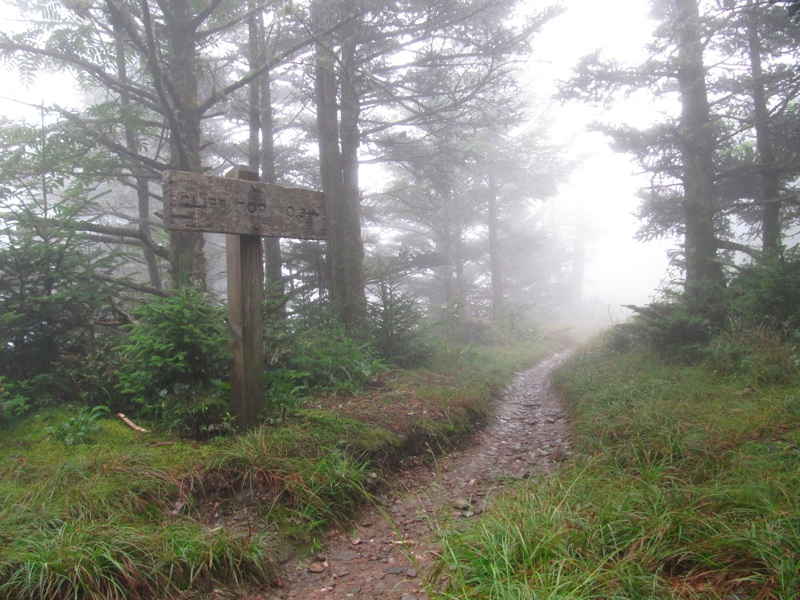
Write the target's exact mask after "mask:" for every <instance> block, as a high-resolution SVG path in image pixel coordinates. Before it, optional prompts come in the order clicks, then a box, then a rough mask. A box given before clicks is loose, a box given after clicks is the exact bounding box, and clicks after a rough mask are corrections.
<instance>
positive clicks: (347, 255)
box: [340, 18, 367, 328]
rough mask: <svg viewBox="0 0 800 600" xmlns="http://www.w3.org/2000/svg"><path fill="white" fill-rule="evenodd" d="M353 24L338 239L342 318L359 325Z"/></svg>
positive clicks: (362, 309)
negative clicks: (342, 263)
mask: <svg viewBox="0 0 800 600" xmlns="http://www.w3.org/2000/svg"><path fill="white" fill-rule="evenodd" d="M356 28H357V25H356V21H355V19H354V18H351V19H350V21H349V24H348V26H347V27H345V30H344V33H343V35H344V41H343V42H342V78H341V79H342V83H341V98H342V106H341V122H342V126H341V141H342V181H343V184H344V186H343V191H344V196H343V198H342V203H341V205H340V208H341V213H340V214H341V222H340V224H341V228H342V238H341V240H340V242H341V243H342V246H343V249H342V253H343V256H344V274H343V291H344V298H343V302H342V309H343V317H344V322H345V323H347V324H348V325H350V326H351V327H354V328H359V327H361V326H363V325H364V324H365V323H366V316H367V315H366V308H367V298H366V294H365V285H364V243H363V241H362V239H361V192H360V190H359V184H358V147H359V145H360V144H361V133H360V131H359V127H358V120H359V117H360V113H361V107H360V101H359V96H358V90H357V85H356V77H357V75H356V68H357V67H356V59H355V46H356V36H357V31H356Z"/></svg>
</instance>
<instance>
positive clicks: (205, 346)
mask: <svg viewBox="0 0 800 600" xmlns="http://www.w3.org/2000/svg"><path fill="white" fill-rule="evenodd" d="M136 317H137V319H138V320H137V321H136V322H135V323H134V324H133V325H131V326H130V327H129V332H128V336H127V338H125V339H124V340H123V341H122V343H121V344H120V345H119V346H118V348H117V350H118V351H119V353H120V354H121V356H122V359H123V362H122V365H121V367H120V371H119V385H118V387H119V390H120V391H121V392H123V393H124V394H127V395H129V396H130V397H131V398H132V399H133V401H134V402H136V403H137V404H139V405H140V406H141V408H142V409H143V410H144V412H145V413H146V414H149V415H151V416H152V417H154V418H156V419H158V420H159V421H160V422H161V423H162V424H164V425H166V426H168V427H171V428H175V429H178V430H181V431H184V432H189V433H191V434H193V435H200V434H202V433H203V432H204V431H205V430H206V429H207V427H208V426H209V425H211V424H215V423H216V424H218V423H222V421H223V420H224V418H225V415H226V408H227V401H228V398H227V395H226V394H225V391H227V389H226V386H225V384H223V383H222V382H223V380H224V379H225V378H226V377H227V373H228V370H229V368H230V350H229V345H228V334H227V329H226V326H225V315H224V309H223V307H221V306H220V305H217V304H215V303H213V302H212V301H211V300H210V299H209V297H208V295H207V294H205V293H203V292H201V291H199V290H197V289H194V288H183V289H180V290H177V291H175V292H174V293H172V294H170V295H169V296H167V297H165V298H157V299H155V300H153V301H151V302H150V303H149V304H146V305H144V306H142V307H141V308H140V309H139V310H138V311H137V312H136Z"/></svg>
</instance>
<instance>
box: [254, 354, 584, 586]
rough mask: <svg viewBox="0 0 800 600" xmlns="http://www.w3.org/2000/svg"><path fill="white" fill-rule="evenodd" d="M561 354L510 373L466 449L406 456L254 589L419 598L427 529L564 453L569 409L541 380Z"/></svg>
mask: <svg viewBox="0 0 800 600" xmlns="http://www.w3.org/2000/svg"><path fill="white" fill-rule="evenodd" d="M566 356H567V354H566V353H561V354H556V355H553V356H550V357H549V358H547V359H545V360H544V361H543V362H541V363H540V364H539V365H538V366H536V367H534V368H533V369H530V370H528V371H525V372H523V373H521V374H519V375H517V376H516V377H515V379H514V380H513V382H512V383H511V384H510V385H509V387H508V389H507V390H506V391H505V393H504V394H503V397H502V399H501V401H500V402H498V405H497V408H496V416H495V418H494V419H493V421H492V423H491V424H490V425H489V427H487V428H486V429H485V430H484V431H482V432H481V433H480V434H478V435H477V436H476V438H475V439H474V440H473V442H472V443H471V444H470V445H469V447H468V448H466V449H464V450H463V451H461V452H453V453H451V454H449V455H448V456H446V457H438V458H436V459H433V458H430V459H429V460H418V459H414V460H410V461H408V462H407V464H406V468H405V469H403V470H402V471H401V472H400V473H398V474H397V476H396V484H393V485H392V487H391V490H390V491H388V492H387V493H386V495H385V496H382V497H379V498H378V501H377V504H376V506H375V507H373V508H372V509H370V510H367V511H366V512H365V513H364V514H362V515H361V516H360V518H359V519H358V520H357V522H356V526H355V527H354V528H353V529H352V530H351V531H348V532H336V533H333V534H331V536H330V537H329V538H328V539H327V540H325V543H324V548H323V549H322V550H320V551H319V552H318V553H317V555H316V556H314V557H312V558H311V559H305V560H298V559H295V560H293V561H292V562H290V563H289V564H287V565H285V567H286V571H285V574H286V577H287V579H286V580H285V582H284V583H285V587H284V588H282V589H276V590H273V591H272V592H270V593H269V594H267V595H266V596H262V598H266V599H268V600H278V599H281V600H283V599H286V598H290V599H297V600H316V599H325V600H339V599H346V598H362V599H368V598H387V599H399V600H424V599H427V598H428V594H427V593H426V592H425V585H424V583H423V577H422V576H423V573H425V570H426V568H427V567H428V566H429V565H430V564H431V563H432V562H433V558H434V556H435V554H436V552H437V551H438V547H437V535H436V532H437V531H440V530H441V529H444V528H448V527H457V526H458V524H459V521H460V520H462V519H470V518H474V517H475V516H477V515H479V514H480V513H481V512H483V510H484V509H485V508H486V506H487V504H488V503H490V502H491V500H492V498H493V497H494V495H495V494H496V493H497V492H498V491H500V490H502V488H503V486H504V485H506V484H507V483H508V482H509V481H511V480H514V479H518V478H522V477H527V476H529V475H531V474H533V473H539V472H542V471H547V470H550V469H553V468H554V467H555V466H556V465H558V463H560V462H561V461H564V460H567V459H568V458H569V456H570V450H569V439H568V436H569V417H568V414H567V412H566V411H565V410H564V409H562V407H561V405H560V403H559V399H558V398H557V397H556V395H555V394H554V393H553V392H552V391H551V390H550V388H549V378H550V374H551V373H552V371H553V369H555V367H556V366H558V364H560V363H561V361H563V360H564V358H565V357H566Z"/></svg>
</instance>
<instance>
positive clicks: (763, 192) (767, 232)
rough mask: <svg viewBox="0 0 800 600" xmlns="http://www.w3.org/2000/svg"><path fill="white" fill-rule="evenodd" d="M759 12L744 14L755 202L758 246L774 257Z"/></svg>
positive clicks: (773, 180)
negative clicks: (758, 212) (755, 173)
mask: <svg viewBox="0 0 800 600" xmlns="http://www.w3.org/2000/svg"><path fill="white" fill-rule="evenodd" d="M757 15H758V12H757V10H753V9H751V10H749V11H748V14H747V40H748V49H749V54H750V75H751V78H752V86H753V87H752V95H753V114H754V117H755V119H754V121H755V122H754V126H755V130H756V148H757V149H758V163H759V165H758V166H759V169H758V182H759V194H760V197H759V198H758V201H759V202H760V203H761V205H762V217H761V243H762V249H763V251H764V253H765V254H775V253H777V252H778V251H779V250H780V247H781V201H780V181H779V180H778V175H777V170H776V169H775V151H774V148H773V145H772V135H771V132H770V124H769V108H768V107H767V95H766V91H765V89H764V70H763V67H762V64H761V40H760V38H759V35H758V21H757V19H758V16H757Z"/></svg>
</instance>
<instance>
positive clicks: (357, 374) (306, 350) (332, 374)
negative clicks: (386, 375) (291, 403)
mask: <svg viewBox="0 0 800 600" xmlns="http://www.w3.org/2000/svg"><path fill="white" fill-rule="evenodd" d="M283 366H285V367H286V368H288V369H290V370H293V371H303V372H306V373H308V376H307V378H306V379H305V381H304V382H303V383H305V384H306V385H308V386H309V387H311V388H315V387H316V388H331V389H334V390H336V391H337V392H339V393H352V392H355V391H356V390H358V389H359V388H360V387H361V386H362V385H364V384H365V383H366V382H367V381H368V380H369V379H370V378H372V377H374V376H375V375H377V374H378V373H379V372H381V371H383V370H384V369H385V368H386V366H385V365H384V363H383V361H382V360H381V359H380V358H378V357H377V356H376V355H375V351H374V349H373V347H372V346H371V345H370V344H366V343H361V342H357V341H356V340H354V339H353V338H351V337H348V336H347V334H346V333H345V331H344V329H343V328H341V327H336V326H329V327H328V328H327V329H317V328H314V329H309V330H306V331H303V332H300V333H299V334H298V335H297V336H296V337H295V340H294V348H293V352H292V354H291V356H290V357H289V358H288V360H287V361H286V363H285V365H283Z"/></svg>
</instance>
